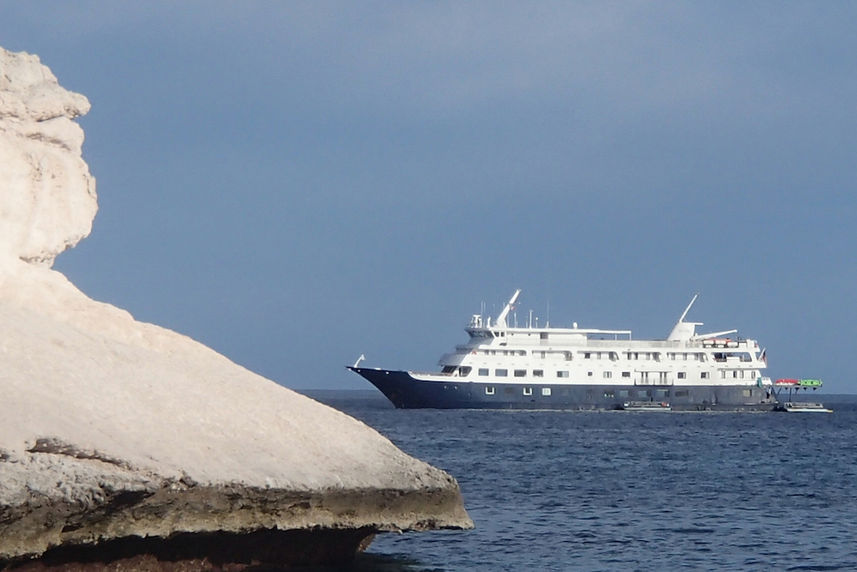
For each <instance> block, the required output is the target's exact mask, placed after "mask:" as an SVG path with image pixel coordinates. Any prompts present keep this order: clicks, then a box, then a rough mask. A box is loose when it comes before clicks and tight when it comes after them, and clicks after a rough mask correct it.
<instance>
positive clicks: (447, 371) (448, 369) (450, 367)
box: [441, 365, 455, 375]
mask: <svg viewBox="0 0 857 572" xmlns="http://www.w3.org/2000/svg"><path fill="white" fill-rule="evenodd" d="M454 371H455V366H454V365H445V366H443V370H442V371H441V373H445V374H447V375H449V374H451V373H453V372H454Z"/></svg>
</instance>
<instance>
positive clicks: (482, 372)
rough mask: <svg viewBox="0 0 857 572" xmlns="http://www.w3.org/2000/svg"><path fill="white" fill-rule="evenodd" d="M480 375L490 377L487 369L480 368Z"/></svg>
mask: <svg viewBox="0 0 857 572" xmlns="http://www.w3.org/2000/svg"><path fill="white" fill-rule="evenodd" d="M479 375H482V376H485V375H488V368H487V367H480V368H479Z"/></svg>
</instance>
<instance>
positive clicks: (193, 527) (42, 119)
mask: <svg viewBox="0 0 857 572" xmlns="http://www.w3.org/2000/svg"><path fill="white" fill-rule="evenodd" d="M88 107H89V106H88V103H87V101H86V99H85V98H83V97H82V96H79V95H76V94H71V93H68V92H66V91H64V90H63V89H62V88H60V87H59V86H58V85H57V82H56V79H55V78H54V76H53V75H52V74H51V73H50V71H49V70H48V69H47V68H46V67H44V66H43V65H41V64H40V63H39V60H38V58H36V57H35V56H29V55H26V54H12V53H9V52H6V51H4V50H2V48H0V167H2V168H0V244H2V247H0V363H2V364H3V365H2V367H0V395H2V403H0V406H2V412H3V413H2V415H0V565H2V562H3V561H4V560H6V561H8V560H9V559H13V558H20V557H33V556H38V555H39V554H42V553H43V552H44V551H45V550H48V549H49V548H51V547H55V546H63V545H75V544H82V545H87V544H97V543H99V542H104V541H108V540H109V539H115V538H127V537H141V538H146V537H160V538H167V537H170V536H171V535H175V534H176V533H180V532H190V533H206V532H212V531H226V532H231V533H247V532H252V531H257V530H273V529H279V530H293V529H305V530H310V529H313V530H315V529H333V530H336V529H349V530H362V531H365V532H366V533H367V534H368V533H369V532H371V531H384V530H420V529H428V528H445V527H451V528H468V527H471V526H472V523H471V521H470V519H469V518H468V516H467V514H466V512H465V511H464V508H463V504H462V500H461V496H460V492H459V489H458V485H457V483H456V482H455V480H454V479H453V478H452V477H450V476H449V475H448V474H446V473H444V472H443V471H441V470H439V469H436V468H434V467H431V466H429V465H427V464H426V463H424V462H422V461H419V460H417V459H414V458H412V457H410V456H408V455H406V454H405V453H403V452H402V451H400V450H399V449H398V448H396V447H395V446H394V445H393V444H392V443H391V442H390V441H389V440H387V439H386V438H384V437H383V436H381V435H380V434H378V433H377V432H376V431H374V430H373V429H371V428H369V427H367V426H366V425H364V424H363V423H361V422H359V421H357V420H355V419H353V418H351V417H348V416H347V415H345V414H343V413H340V412H338V411H336V410H334V409H331V408H329V407H326V406H324V405H321V404H319V403H316V402H315V401H313V400H311V399H308V398H306V397H304V396H301V395H299V394H297V393H294V392H292V391H290V390H288V389H285V388H284V387H282V386H279V385H277V384H276V383H274V382H272V381H269V380H267V379H264V378H262V377H260V376H258V375H256V374H254V373H252V372H250V371H248V370H246V369H244V368H242V367H240V366H238V365H236V364H234V363H232V362H230V361H229V360H228V359H227V358H225V357H223V356H222V355H219V354H217V353H216V352H214V351H213V350H211V349H209V348H207V347H205V346H203V345H202V344H199V343H197V342H195V341H193V340H192V339H190V338H188V337H186V336H183V335H180V334H177V333H175V332H172V331H169V330H166V329H164V328H160V327H158V326H154V325H151V324H144V323H140V322H137V321H135V320H134V319H133V318H132V317H131V315H130V314H128V313H127V312H125V311H124V310H121V309H118V308H116V307H113V306H111V305H108V304H103V303H99V302H96V301H93V300H91V299H89V298H88V297H86V296H85V295H84V294H83V293H81V292H80V291H79V290H78V289H77V288H75V287H74V285H72V284H71V283H70V282H69V281H68V280H67V279H66V278H65V276H63V275H62V274H60V273H58V272H56V271H54V270H52V269H50V267H49V265H50V263H51V262H52V261H53V259H54V257H55V256H56V255H57V254H58V253H60V252H61V251H62V250H64V249H65V248H68V247H69V246H72V245H74V244H75V243H76V242H77V241H79V240H80V239H81V238H82V237H84V236H86V235H87V234H88V233H89V231H90V225H91V222H92V219H93V217H94V215H95V211H96V203H95V192H94V180H93V178H92V176H91V175H90V174H89V172H88V168H87V166H86V164H85V163H84V162H83V160H82V158H81V156H80V150H81V143H82V141H83V134H82V131H81V130H80V128H79V127H78V126H77V125H76V124H75V123H74V122H73V121H72V119H74V118H75V117H77V116H78V115H81V114H83V113H86V111H87V110H88Z"/></svg>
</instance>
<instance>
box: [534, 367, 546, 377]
mask: <svg viewBox="0 0 857 572" xmlns="http://www.w3.org/2000/svg"><path fill="white" fill-rule="evenodd" d="M544 376H545V370H543V369H534V370H533V377H544Z"/></svg>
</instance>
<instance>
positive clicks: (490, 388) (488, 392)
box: [485, 385, 494, 395]
mask: <svg viewBox="0 0 857 572" xmlns="http://www.w3.org/2000/svg"><path fill="white" fill-rule="evenodd" d="M485 395H494V386H493V385H489V386H488V387H486V388H485Z"/></svg>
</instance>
